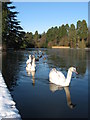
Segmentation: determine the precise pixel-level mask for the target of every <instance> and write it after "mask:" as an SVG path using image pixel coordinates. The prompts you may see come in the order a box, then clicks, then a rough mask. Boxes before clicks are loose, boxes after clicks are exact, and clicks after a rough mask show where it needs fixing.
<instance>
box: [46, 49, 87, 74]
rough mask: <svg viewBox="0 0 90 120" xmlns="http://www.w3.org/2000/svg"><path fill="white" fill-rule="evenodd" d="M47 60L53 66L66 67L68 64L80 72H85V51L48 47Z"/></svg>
mask: <svg viewBox="0 0 90 120" xmlns="http://www.w3.org/2000/svg"><path fill="white" fill-rule="evenodd" d="M47 54H48V55H49V57H48V60H49V61H50V63H52V64H53V67H59V68H64V69H68V68H69V67H70V66H75V67H77V71H78V73H80V74H85V72H86V52H85V50H76V49H49V50H48V52H47Z"/></svg>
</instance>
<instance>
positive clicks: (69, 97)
mask: <svg viewBox="0 0 90 120" xmlns="http://www.w3.org/2000/svg"><path fill="white" fill-rule="evenodd" d="M49 87H50V90H51V91H52V92H55V91H56V90H63V89H64V90H65V93H66V99H67V105H68V106H69V108H71V109H73V108H74V107H75V106H76V105H75V104H73V103H72V101H71V96H70V91H69V87H68V86H66V87H61V86H58V85H55V84H53V83H50V86H49Z"/></svg>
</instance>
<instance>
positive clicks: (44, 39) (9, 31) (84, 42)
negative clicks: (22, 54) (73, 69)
mask: <svg viewBox="0 0 90 120" xmlns="http://www.w3.org/2000/svg"><path fill="white" fill-rule="evenodd" d="M14 10H15V6H13V5H12V2H5V3H4V2H3V3H2V21H3V22H2V40H3V48H4V49H7V48H14V49H20V48H22V49H25V48H32V47H35V48H40V47H44V48H45V47H47V48H51V47H52V46H70V47H71V48H85V47H89V46H90V42H88V41H89V40H88V26H87V23H86V20H82V21H81V20H78V21H77V24H76V27H75V25H74V24H71V25H68V24H66V25H64V24H62V25H61V26H59V27H57V26H55V27H52V28H49V29H48V30H47V32H46V33H45V32H43V33H42V34H39V33H38V31H37V30H36V32H35V33H34V34H33V33H32V32H24V30H23V28H22V27H21V26H20V21H18V20H17V14H18V12H16V11H14Z"/></svg>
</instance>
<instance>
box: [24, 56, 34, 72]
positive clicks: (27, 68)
mask: <svg viewBox="0 0 90 120" xmlns="http://www.w3.org/2000/svg"><path fill="white" fill-rule="evenodd" d="M35 67H36V65H35V57H33V60H32V64H31V63H30V62H29V63H28V64H27V66H26V71H27V72H29V71H35Z"/></svg>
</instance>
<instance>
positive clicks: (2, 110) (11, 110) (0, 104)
mask: <svg viewBox="0 0 90 120" xmlns="http://www.w3.org/2000/svg"><path fill="white" fill-rule="evenodd" d="M2 118H12V119H13V118H17V119H16V120H19V119H21V116H20V115H19V111H18V110H17V109H16V107H15V102H14V101H13V99H12V97H11V94H10V92H9V90H8V88H7V86H6V84H5V82H4V79H3V77H2V74H1V71H0V120H1V119H2Z"/></svg>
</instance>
